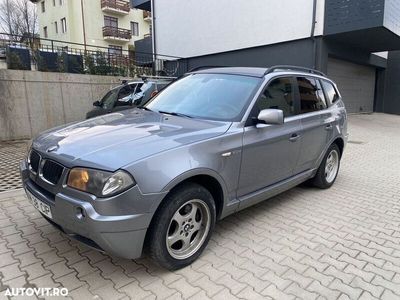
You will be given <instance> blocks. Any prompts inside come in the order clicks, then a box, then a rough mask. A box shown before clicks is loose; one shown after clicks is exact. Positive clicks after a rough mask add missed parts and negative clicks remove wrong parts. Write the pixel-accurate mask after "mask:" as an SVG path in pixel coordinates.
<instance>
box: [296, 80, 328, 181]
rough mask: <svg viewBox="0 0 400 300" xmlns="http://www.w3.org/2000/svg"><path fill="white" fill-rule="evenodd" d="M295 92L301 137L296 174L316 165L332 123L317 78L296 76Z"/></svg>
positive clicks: (324, 147) (323, 149) (325, 144)
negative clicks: (298, 107) (297, 100)
mask: <svg viewBox="0 0 400 300" xmlns="http://www.w3.org/2000/svg"><path fill="white" fill-rule="evenodd" d="M297 93H298V98H299V100H300V112H299V116H300V120H301V124H302V134H301V136H302V139H301V151H300V155H299V159H298V163H297V167H296V169H295V173H296V174H298V173H301V172H303V171H306V170H309V169H313V168H315V167H317V162H318V160H319V158H320V157H321V156H322V155H323V154H324V151H325V149H326V146H327V143H328V142H329V139H330V136H331V133H332V131H333V123H334V118H333V117H332V113H331V111H330V110H329V109H328V105H327V103H326V99H325V94H324V91H323V89H322V86H321V83H320V81H319V79H317V78H314V77H311V76H310V77H307V76H304V77H297Z"/></svg>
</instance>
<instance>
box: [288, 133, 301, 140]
mask: <svg viewBox="0 0 400 300" xmlns="http://www.w3.org/2000/svg"><path fill="white" fill-rule="evenodd" d="M299 138H300V135H298V134H297V133H293V134H292V135H291V136H290V138H289V141H291V142H296V141H297V140H298V139H299Z"/></svg>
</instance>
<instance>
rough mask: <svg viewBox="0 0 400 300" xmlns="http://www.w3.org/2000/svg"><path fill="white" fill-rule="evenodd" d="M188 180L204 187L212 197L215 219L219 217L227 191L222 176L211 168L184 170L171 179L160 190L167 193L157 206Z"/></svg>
mask: <svg viewBox="0 0 400 300" xmlns="http://www.w3.org/2000/svg"><path fill="white" fill-rule="evenodd" d="M189 182H192V183H197V184H199V185H201V186H203V187H204V188H206V189H207V190H208V191H209V192H210V193H211V195H212V196H213V198H214V201H215V207H216V210H217V211H216V216H217V219H219V218H220V216H221V214H222V211H223V209H224V206H225V203H226V197H227V195H228V192H227V189H226V185H225V181H224V180H223V178H221V176H220V175H219V174H218V173H217V172H215V171H213V170H211V169H195V170H191V171H188V172H185V173H183V174H181V175H180V176H177V177H176V178H175V179H174V180H172V181H171V182H170V183H168V184H167V185H166V186H165V187H164V188H163V190H162V192H167V193H166V195H165V196H164V198H163V199H162V200H161V202H160V203H159V204H158V207H159V206H160V205H161V203H163V201H164V200H165V199H166V198H167V196H168V195H169V194H170V193H171V192H173V191H174V190H175V189H176V188H178V187H179V186H182V185H184V184H186V183H189ZM158 207H157V208H158Z"/></svg>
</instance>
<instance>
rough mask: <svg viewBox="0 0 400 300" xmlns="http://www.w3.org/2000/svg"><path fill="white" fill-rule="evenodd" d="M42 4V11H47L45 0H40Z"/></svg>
mask: <svg viewBox="0 0 400 300" xmlns="http://www.w3.org/2000/svg"><path fill="white" fill-rule="evenodd" d="M40 6H41V7H42V13H44V12H45V11H46V4H45V2H44V1H42V2H40Z"/></svg>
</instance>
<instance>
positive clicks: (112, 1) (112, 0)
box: [101, 0, 131, 13]
mask: <svg viewBox="0 0 400 300" xmlns="http://www.w3.org/2000/svg"><path fill="white" fill-rule="evenodd" d="M101 8H102V9H103V8H111V9H115V10H120V11H123V12H125V13H129V11H130V10H131V7H130V4H129V1H123V0H101Z"/></svg>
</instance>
